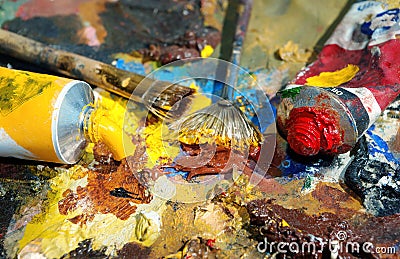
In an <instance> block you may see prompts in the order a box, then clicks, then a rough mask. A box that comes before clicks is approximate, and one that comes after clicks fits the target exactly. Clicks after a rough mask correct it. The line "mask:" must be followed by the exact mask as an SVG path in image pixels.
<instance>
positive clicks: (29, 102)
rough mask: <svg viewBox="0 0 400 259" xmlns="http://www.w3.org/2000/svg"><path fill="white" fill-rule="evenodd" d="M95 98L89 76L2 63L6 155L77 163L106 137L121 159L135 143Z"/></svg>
mask: <svg viewBox="0 0 400 259" xmlns="http://www.w3.org/2000/svg"><path fill="white" fill-rule="evenodd" d="M93 101H94V98H93V92H92V89H91V87H90V86H89V85H88V84H87V83H85V82H83V81H77V80H71V79H67V78H62V77H57V76H51V75H45V74H38V73H32V72H26V71H19V70H13V69H8V68H4V67H0V107H1V111H0V156H2V157H15V158H21V159H29V160H40V161H48V162H56V163H64V164H73V163H76V162H77V161H78V160H79V159H80V157H81V156H82V154H83V151H84V149H85V147H86V145H87V144H88V143H89V142H90V141H91V142H98V141H102V142H104V143H105V144H106V145H107V146H108V147H109V149H110V150H111V151H112V153H113V155H114V158H115V159H117V160H121V159H122V158H123V157H125V153H127V154H128V153H129V152H130V151H133V150H134V146H133V144H132V142H131V141H129V140H130V139H129V138H128V136H126V135H125V134H124V132H123V130H122V127H121V126H120V125H116V124H115V123H114V122H112V121H110V120H109V119H108V118H107V116H105V115H104V114H102V112H101V111H100V110H96V109H94V107H93Z"/></svg>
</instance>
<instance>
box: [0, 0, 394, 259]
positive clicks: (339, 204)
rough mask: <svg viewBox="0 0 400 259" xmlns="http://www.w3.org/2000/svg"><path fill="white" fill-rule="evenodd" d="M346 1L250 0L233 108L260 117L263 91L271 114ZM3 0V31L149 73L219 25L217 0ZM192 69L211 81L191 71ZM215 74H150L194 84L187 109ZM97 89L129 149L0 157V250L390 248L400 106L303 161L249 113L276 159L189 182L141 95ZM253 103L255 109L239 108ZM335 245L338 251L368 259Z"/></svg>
mask: <svg viewBox="0 0 400 259" xmlns="http://www.w3.org/2000/svg"><path fill="white" fill-rule="evenodd" d="M386 2H388V3H389V4H391V5H390V8H395V7H396V8H397V7H398V6H397V5H398V3H397V2H396V3H394V2H393V1H386ZM390 2H391V3H390ZM346 3H347V1H344V0H335V1H319V0H312V1H310V0H294V1H254V8H253V15H252V20H251V23H250V30H249V33H248V37H247V39H246V42H245V49H244V56H243V59H242V60H243V62H242V66H243V67H244V68H245V69H244V72H243V74H242V75H241V76H240V77H239V83H238V89H239V90H240V91H241V93H243V94H244V96H245V97H246V98H247V100H245V99H243V100H238V104H241V105H242V108H243V111H244V112H245V113H246V114H247V115H248V117H249V118H256V119H259V116H258V117H254V116H253V115H254V114H253V113H254V112H261V111H262V109H261V108H262V107H263V105H262V104H263V103H265V100H261V101H260V99H259V98H260V97H265V95H264V94H267V96H268V98H270V99H271V103H272V107H269V108H271V110H268V112H267V114H268V116H266V117H264V118H271V117H269V115H270V112H272V114H273V111H274V109H275V107H274V106H276V104H277V103H276V100H277V99H276V98H275V95H276V92H277V91H278V90H279V89H280V88H281V87H282V86H283V85H285V84H286V83H287V82H288V81H289V80H291V79H292V78H293V77H294V76H295V74H296V73H297V72H298V71H299V70H300V69H301V68H302V67H304V66H305V65H306V62H308V61H310V60H312V56H310V54H311V53H312V49H313V48H314V47H315V48H316V50H318V48H320V47H321V45H322V43H323V42H325V40H326V36H329V34H330V33H331V30H329V29H328V28H329V27H332V28H334V27H335V25H336V23H335V19H336V18H338V20H340V15H339V14H340V13H341V10H345V9H346ZM366 4H367V5H368V4H371V3H369V2H367V3H366ZM0 7H1V8H0V24H1V25H2V27H3V28H6V29H9V30H11V31H14V32H17V33H19V34H21V35H24V36H28V37H31V38H33V39H36V40H39V41H42V42H45V43H48V44H53V45H57V46H59V47H60V48H62V49H66V50H69V51H72V52H77V53H79V54H82V55H86V56H89V57H91V58H95V59H98V60H101V61H103V62H107V63H112V64H113V65H115V66H117V67H118V68H121V69H125V70H129V71H134V72H136V73H138V74H142V75H148V74H150V73H151V72H152V71H155V70H156V69H157V68H159V67H160V66H161V63H162V62H163V61H164V62H165V61H168V60H170V59H171V58H176V57H177V56H178V55H181V54H185V53H186V54H188V53H189V54H193V53H195V54H196V55H201V53H200V51H199V49H197V46H194V47H193V46H192V47H188V49H185V50H184V51H183V52H182V49H177V48H176V46H179V44H186V43H188V42H189V40H188V39H190V37H191V35H192V34H191V33H190V32H191V31H194V32H196V33H199V34H202V35H203V36H204V38H206V41H207V42H208V43H210V44H211V43H212V42H213V40H215V37H214V36H215V35H216V34H215V32H219V31H220V30H221V29H222V18H223V15H224V11H225V8H226V7H227V1H139V0H138V1H126V0H120V1H112V0H100V1H95V0H74V1H50V0H48V1H38V0H16V1H3V2H2V3H0ZM168 17H169V18H168ZM171 17H172V18H171ZM209 26H211V27H212V29H210V28H209ZM204 38H202V37H200V38H196V40H197V41H196V43H199V42H200V43H201V42H202V40H203V39H204ZM148 44H155V45H156V48H153V47H152V48H149V46H148ZM189 45H190V44H189ZM195 45H196V44H195ZM211 45H212V44H211ZM162 46H168V47H171V46H172V48H169V49H168V48H166V49H167V50H166V49H165V48H163V47H162ZM215 46H218V44H216V45H215ZM215 46H214V47H215ZM185 47H187V46H185ZM137 50H140V53H139V55H138V53H137V52H135V51H137ZM158 51H161V52H162V53H161V52H158ZM163 51H164V52H163ZM168 51H170V53H168ZM168 54H171V55H168ZM172 54H173V55H172ZM206 54H207V55H209V54H210V53H206ZM141 55H144V56H146V58H147V59H151V56H152V55H155V57H156V58H153V59H156V61H148V62H144V63H143V62H142V61H143V60H142V59H141V58H140V57H141ZM163 55H164V56H163ZM213 56H214V57H218V48H217V49H216V51H215V52H214V55H213ZM146 61H147V60H146ZM8 63H10V65H12V66H15V67H18V68H22V69H27V70H28V69H33V70H38V68H37V67H32V66H29V65H27V64H23V63H22V64H21V63H20V62H17V61H15V60H12V59H9V58H2V59H1V60H0V64H1V65H3V66H6V65H7V64H8ZM196 66H199V67H196ZM199 71H202V73H204V74H207V76H204V74H202V77H203V79H199V78H197V79H196V78H194V77H196V75H197V76H198V73H199ZM40 72H43V71H40ZM214 72H215V64H214V65H210V63H202V62H201V60H200V61H197V62H194V63H191V66H190V68H188V67H185V66H183V65H182V64H175V65H171V66H167V67H164V69H161V70H159V71H158V72H154V73H153V74H151V76H153V77H155V78H157V79H162V80H164V81H170V82H177V81H179V82H180V83H181V84H183V85H185V86H188V87H197V88H198V94H197V95H196V96H195V97H194V100H193V110H190V111H188V113H190V112H193V111H194V110H198V109H200V108H203V107H206V106H208V105H209V104H210V103H211V101H212V96H211V95H210V94H211V93H212V92H213V83H212V82H211V81H212V80H208V79H209V75H213V73H214ZM247 72H249V73H250V75H251V78H249V76H248V74H246V73H247ZM245 74H246V75H245ZM204 78H208V79H207V80H204ZM254 82H256V84H257V85H258V86H255V84H254ZM260 88H261V91H260ZM95 95H96V96H97V103H96V105H97V108H99V109H103V110H104V111H105V112H107V115H108V117H109V118H110V119H111V120H113V121H114V122H115V123H122V124H123V125H124V129H125V131H126V132H127V134H128V135H129V136H130V137H132V140H133V142H134V144H135V146H136V150H135V154H133V155H132V156H130V157H129V158H128V160H123V161H122V162H118V161H115V160H113V159H112V157H111V156H110V153H109V152H108V150H107V148H105V146H104V145H102V144H99V145H95V146H94V145H90V146H88V148H87V149H86V155H85V156H84V158H83V159H82V160H81V161H80V162H79V163H78V164H76V165H72V166H62V165H55V164H46V163H34V162H28V161H19V160H10V159H8V158H5V159H2V160H1V161H0V175H1V180H0V206H2V208H3V211H2V212H1V213H0V228H1V230H0V257H2V258H3V257H4V258H15V257H19V258H160V257H163V256H164V257H167V256H169V257H167V258H189V257H190V256H192V257H194V256H195V254H196V255H201V256H203V258H213V257H217V256H219V257H222V258H242V257H245V258H246V257H247V258H265V257H267V258H269V257H271V256H272V257H273V256H276V257H279V256H285V253H281V254H279V253H276V250H269V247H267V246H266V245H267V241H271V242H274V241H276V242H280V241H293V240H296V242H297V241H298V242H299V243H294V244H297V245H298V244H310V242H311V243H312V242H315V244H317V243H318V244H321V242H327V241H333V242H336V243H335V244H337V243H338V242H341V244H344V245H345V244H346V242H347V244H351V245H355V244H359V245H360V249H361V248H362V247H363V246H365V244H367V245H369V244H370V243H372V244H373V245H374V246H375V247H380V248H385V249H386V250H385V251H386V252H387V253H386V254H385V255H383V257H384V256H386V257H385V258H396V256H397V258H398V257H399V251H400V249H399V240H400V233H399V231H398V226H399V224H400V217H399V214H396V213H399V206H398V204H399V203H398V197H399V191H398V182H399V178H398V177H399V174H400V172H399V169H400V163H399V139H400V137H399V108H398V102H397V103H394V104H393V105H392V106H390V107H389V109H388V110H387V111H385V113H384V115H382V116H381V117H380V118H379V119H378V121H377V123H375V124H374V125H373V126H372V127H371V128H370V129H369V130H368V131H367V133H366V136H365V137H364V138H363V139H362V141H361V142H360V143H359V145H358V146H357V147H356V149H354V150H353V151H352V152H351V153H346V154H342V155H339V156H336V157H325V156H318V157H312V158H304V157H300V156H298V155H296V154H294V153H293V151H291V150H290V149H288V146H287V143H286V141H285V140H284V139H283V138H282V137H281V136H280V135H279V134H275V133H276V131H275V130H274V129H273V127H268V126H271V125H274V123H273V120H272V121H271V120H268V119H267V120H264V121H263V122H262V123H260V121H258V122H257V120H254V121H253V122H254V123H255V124H258V126H261V131H263V132H264V133H266V134H267V136H268V138H267V140H269V141H271V143H272V144H273V145H275V143H276V148H275V150H274V152H270V151H271V150H269V149H268V150H267V151H268V152H267V154H268V155H274V156H273V157H271V159H272V161H270V162H271V164H270V167H269V170H268V172H267V173H266V171H264V174H261V175H260V173H259V172H258V173H257V172H255V173H254V174H253V175H252V178H250V179H249V178H248V175H246V174H243V173H242V172H241V171H240V170H232V173H230V174H212V175H197V176H196V177H193V178H192V179H191V180H188V179H187V176H188V172H186V171H181V170H176V169H175V168H173V166H172V167H171V165H174V162H176V161H177V158H179V157H180V156H183V155H185V154H184V152H183V150H182V147H181V145H180V143H179V141H177V136H176V134H175V133H176V132H174V131H173V130H171V129H170V128H169V126H170V122H166V121H160V120H157V119H156V118H155V117H153V115H151V114H150V113H149V111H148V110H147V109H145V107H144V106H143V105H141V104H140V103H135V102H133V101H128V100H126V99H123V98H121V97H118V96H116V95H113V94H110V93H108V92H105V91H103V90H99V89H96V90H95ZM237 97H238V96H237ZM261 99H262V98H261ZM249 101H250V103H252V105H253V107H251V109H246V107H247V105H248V103H249ZM261 117H262V116H261ZM261 119H262V118H261ZM269 136H272V139H270V138H269ZM269 152H270V153H269ZM267 160H268V159H267ZM268 165H269V163H268ZM382 168H384V169H385V170H382ZM265 173H266V174H265ZM370 173H372V174H373V175H370ZM249 182H250V183H253V184H254V183H257V187H255V188H254V186H253V185H252V184H249ZM349 187H350V188H349ZM351 188H353V190H352V189H351ZM396 188H397V189H396ZM389 189H390V190H391V192H390V193H389V192H387V190H389ZM380 192H385V195H381V193H380ZM396 195H397V196H396ZM376 215H378V216H382V217H376ZM350 242H353V243H350ZM293 247H295V245H294V246H293ZM293 247H292V248H293ZM275 248H276V247H275ZM319 248H320V247H319ZM367 248H368V247H367ZM343 249H345V248H343ZM325 252H326V253H325V254H324V256H325V255H328V256H329V257H335V255H336V254H334V253H330V252H329V251H327V250H325ZM345 252H346V251H344V250H343V251H340V256H343V257H345V256H353V258H355V257H354V256H358V258H366V256H368V255H366V254H362V253H361V254H358V255H355V254H356V253H351V255H350V253H345ZM286 254H287V256H293V257H295V256H297V254H298V253H297V254H296V253H291V254H290V253H289V252H288V253H286ZM321 256H322V255H321ZM322 258H324V257H322Z"/></svg>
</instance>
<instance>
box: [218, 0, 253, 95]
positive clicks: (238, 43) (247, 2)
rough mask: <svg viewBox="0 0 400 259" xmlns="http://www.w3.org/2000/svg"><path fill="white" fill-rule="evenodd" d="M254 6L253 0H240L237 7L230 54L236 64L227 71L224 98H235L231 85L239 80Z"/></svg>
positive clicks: (231, 60)
mask: <svg viewBox="0 0 400 259" xmlns="http://www.w3.org/2000/svg"><path fill="white" fill-rule="evenodd" d="M252 7H253V0H239V4H238V6H237V9H236V12H237V20H236V28H235V35H234V38H233V43H232V53H231V56H230V62H232V64H233V65H235V66H231V69H229V71H227V76H226V80H227V82H228V84H225V85H224V87H223V89H222V94H221V97H222V98H223V99H230V100H232V99H233V94H234V93H233V92H234V89H233V88H232V87H230V86H235V85H236V82H237V76H238V73H239V69H240V68H239V67H238V66H239V65H240V56H241V54H242V48H243V42H244V39H245V37H246V33H247V28H248V25H249V21H250V16H251V11H252ZM229 85H230V86H229Z"/></svg>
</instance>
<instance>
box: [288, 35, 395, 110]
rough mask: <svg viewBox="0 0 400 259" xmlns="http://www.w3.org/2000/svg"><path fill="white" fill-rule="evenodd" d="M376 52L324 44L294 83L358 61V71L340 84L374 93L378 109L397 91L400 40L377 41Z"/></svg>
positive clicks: (385, 105) (299, 82)
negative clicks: (316, 56)
mask: <svg viewBox="0 0 400 259" xmlns="http://www.w3.org/2000/svg"><path fill="white" fill-rule="evenodd" d="M375 47H377V48H379V50H378V51H377V52H376V54H374V55H373V54H371V49H372V48H365V49H362V50H346V49H344V48H342V47H340V46H338V45H336V44H330V45H326V46H325V47H324V48H323V49H322V51H321V53H320V54H319V56H318V59H317V60H316V61H315V62H314V63H312V64H311V65H310V66H309V67H307V69H306V70H305V71H303V73H300V74H299V75H298V77H297V78H296V79H295V81H294V83H295V84H301V85H304V84H306V81H307V78H309V77H312V76H317V75H319V74H320V73H322V72H334V71H337V70H339V69H343V68H345V67H346V66H347V65H348V64H353V65H357V66H358V67H359V69H360V70H359V72H358V73H357V75H356V76H355V77H354V78H353V79H352V80H351V81H349V82H348V83H345V84H343V85H341V87H352V88H357V87H365V88H368V89H369V90H370V91H371V92H372V93H373V94H374V96H375V99H376V101H377V102H378V104H379V106H380V107H381V110H384V109H385V108H386V107H387V106H388V105H389V104H390V103H391V102H393V100H394V99H395V98H396V97H397V96H398V95H399V92H400V40H398V39H393V40H389V41H387V42H384V43H381V44H379V45H376V46H375Z"/></svg>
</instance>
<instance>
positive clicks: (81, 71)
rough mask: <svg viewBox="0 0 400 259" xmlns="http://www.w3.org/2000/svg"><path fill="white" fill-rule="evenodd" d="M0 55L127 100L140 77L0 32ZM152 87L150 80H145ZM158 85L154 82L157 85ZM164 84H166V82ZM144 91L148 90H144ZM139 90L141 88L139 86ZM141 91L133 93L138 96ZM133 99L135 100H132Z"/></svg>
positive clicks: (6, 32)
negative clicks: (67, 77)
mask: <svg viewBox="0 0 400 259" xmlns="http://www.w3.org/2000/svg"><path fill="white" fill-rule="evenodd" d="M0 53H3V54H5V55H9V56H12V57H14V58H17V59H20V60H23V61H26V62H29V63H33V64H36V65H38V66H40V67H43V68H46V69H49V70H51V71H54V72H58V73H60V74H63V75H66V76H69V77H72V78H76V79H79V80H83V81H86V82H88V83H90V84H92V85H94V86H97V87H101V88H104V89H106V90H108V91H111V92H114V93H116V94H118V95H121V96H123V97H126V98H130V97H131V94H132V93H133V91H134V90H135V88H136V86H137V85H138V84H139V83H140V82H141V81H142V80H143V79H144V77H143V76H141V75H138V74H135V73H132V72H128V71H125V70H122V69H118V68H115V67H114V66H111V65H108V64H105V63H102V62H99V61H96V60H93V59H90V58H87V57H84V56H81V55H77V54H74V53H70V52H67V51H63V50H58V49H54V48H51V47H49V46H47V45H45V44H43V43H40V42H37V41H34V40H31V39H28V38H26V37H23V36H20V35H18V34H16V33H13V32H10V31H6V30H2V29H0ZM145 82H147V83H146V84H149V85H151V82H152V80H149V79H146V81H145ZM160 83H161V82H159V81H158V82H157V85H160ZM162 83H165V85H169V83H167V82H162ZM146 88H147V87H146ZM140 89H144V88H143V87H140ZM143 94H144V92H143V91H142V92H138V91H135V95H136V96H137V97H142V95H143ZM135 99H136V98H135Z"/></svg>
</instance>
